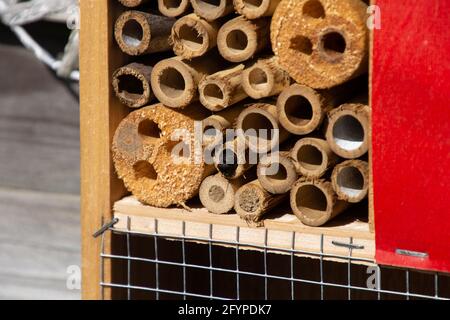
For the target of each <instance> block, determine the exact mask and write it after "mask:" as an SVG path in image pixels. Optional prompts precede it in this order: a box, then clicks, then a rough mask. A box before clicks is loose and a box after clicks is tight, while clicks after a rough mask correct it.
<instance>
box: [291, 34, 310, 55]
mask: <svg viewBox="0 0 450 320" xmlns="http://www.w3.org/2000/svg"><path fill="white" fill-rule="evenodd" d="M290 48H291V49H293V50H296V51H298V52H300V53H303V54H306V55H308V56H310V55H311V54H312V51H313V44H312V42H311V40H310V39H309V38H307V37H304V36H297V37H294V38H292V39H291V43H290Z"/></svg>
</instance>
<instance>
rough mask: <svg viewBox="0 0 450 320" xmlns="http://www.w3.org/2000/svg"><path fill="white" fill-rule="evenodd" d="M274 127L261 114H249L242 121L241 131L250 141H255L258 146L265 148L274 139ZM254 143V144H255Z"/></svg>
mask: <svg viewBox="0 0 450 320" xmlns="http://www.w3.org/2000/svg"><path fill="white" fill-rule="evenodd" d="M274 129H275V128H274V125H273V123H272V122H271V121H270V119H269V118H267V117H266V116H265V115H263V114H261V113H257V112H254V113H249V114H247V115H246V116H245V117H244V119H243V120H242V130H243V131H244V134H245V135H246V136H247V137H248V138H250V140H256V141H257V143H258V146H260V147H263V148H265V147H266V146H268V145H270V142H271V141H272V140H273V138H274ZM256 141H255V142H256Z"/></svg>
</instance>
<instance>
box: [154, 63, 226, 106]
mask: <svg viewBox="0 0 450 320" xmlns="http://www.w3.org/2000/svg"><path fill="white" fill-rule="evenodd" d="M218 63H219V62H218V60H217V59H214V58H212V59H210V57H209V56H208V55H206V56H203V57H200V58H195V59H192V60H185V59H183V58H181V57H173V58H169V59H165V60H161V61H160V62H158V63H157V64H156V65H155V66H154V67H153V71H152V76H151V79H152V81H151V85H152V90H153V93H154V94H155V96H156V97H157V98H158V100H159V101H160V102H161V103H163V104H164V105H166V106H169V107H172V108H184V107H186V106H188V105H189V104H191V103H192V102H194V101H197V100H198V84H199V82H200V81H201V80H202V79H203V78H204V77H206V76H208V75H209V74H212V73H215V72H216V71H218V70H219V69H220V66H219V65H218Z"/></svg>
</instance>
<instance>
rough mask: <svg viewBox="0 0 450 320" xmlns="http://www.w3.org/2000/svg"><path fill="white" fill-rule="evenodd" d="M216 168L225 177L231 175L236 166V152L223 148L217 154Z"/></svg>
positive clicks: (234, 171)
mask: <svg viewBox="0 0 450 320" xmlns="http://www.w3.org/2000/svg"><path fill="white" fill-rule="evenodd" d="M217 168H218V170H219V171H220V173H222V174H223V175H224V176H225V177H226V178H230V177H233V176H234V175H235V173H236V170H237V168H238V157H237V155H236V153H235V152H234V151H233V150H231V149H228V148H227V149H224V150H223V151H222V153H221V154H220V155H219V163H218V165H217Z"/></svg>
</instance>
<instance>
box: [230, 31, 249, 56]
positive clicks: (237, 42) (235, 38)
mask: <svg viewBox="0 0 450 320" xmlns="http://www.w3.org/2000/svg"><path fill="white" fill-rule="evenodd" d="M226 41H227V47H228V49H229V50H231V51H234V52H241V51H244V50H245V49H246V48H247V46H248V37H247V34H246V33H245V32H244V31H242V30H231V31H230V32H229V33H228V34H227V39H226Z"/></svg>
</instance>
